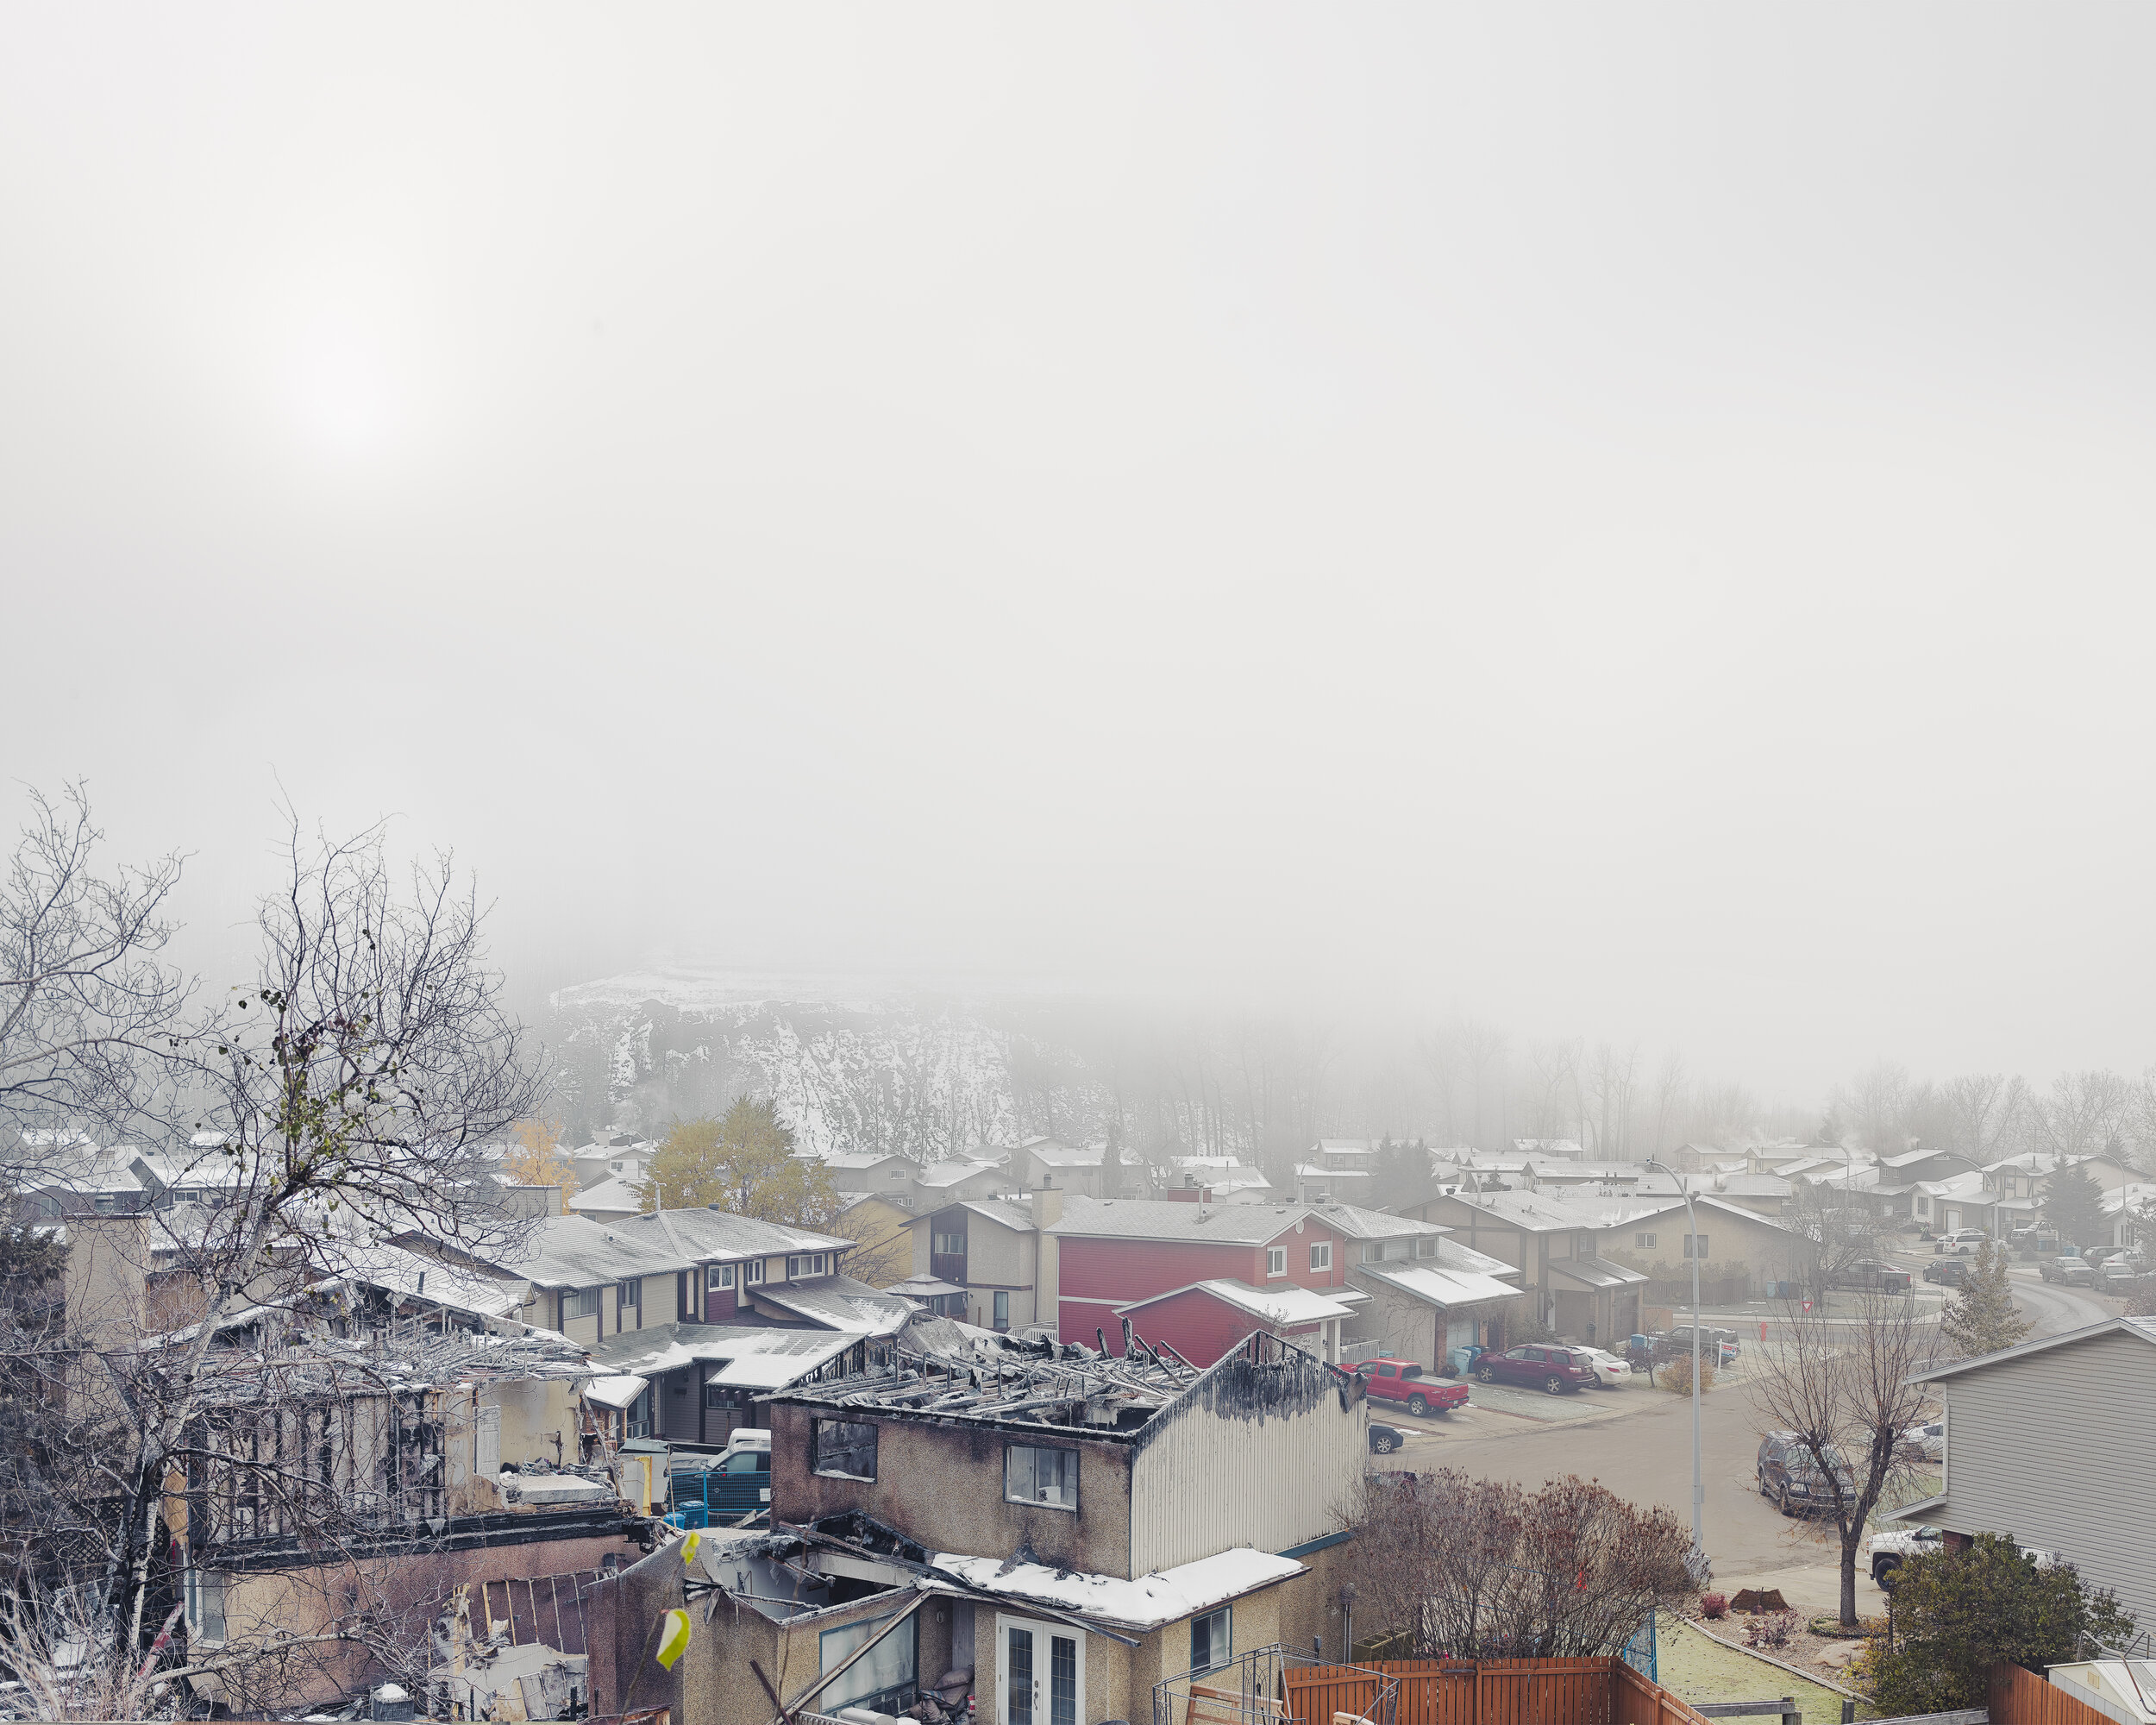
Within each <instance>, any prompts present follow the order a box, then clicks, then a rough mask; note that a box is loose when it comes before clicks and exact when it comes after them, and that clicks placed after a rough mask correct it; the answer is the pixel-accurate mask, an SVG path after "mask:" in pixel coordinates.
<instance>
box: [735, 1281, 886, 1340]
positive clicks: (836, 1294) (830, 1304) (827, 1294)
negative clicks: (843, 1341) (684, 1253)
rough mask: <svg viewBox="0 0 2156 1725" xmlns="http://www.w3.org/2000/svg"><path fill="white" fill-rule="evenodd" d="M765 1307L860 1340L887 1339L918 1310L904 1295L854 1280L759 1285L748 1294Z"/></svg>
mask: <svg viewBox="0 0 2156 1725" xmlns="http://www.w3.org/2000/svg"><path fill="white" fill-rule="evenodd" d="M748 1292H749V1294H751V1295H754V1296H755V1299H756V1301H757V1302H759V1303H760V1304H762V1305H767V1306H776V1307H778V1308H780V1309H781V1310H782V1311H787V1312H792V1313H794V1314H797V1315H799V1316H800V1317H803V1318H806V1319H807V1320H809V1321H810V1322H811V1323H812V1324H820V1325H821V1326H822V1327H824V1328H825V1329H827V1330H843V1331H846V1332H848V1333H850V1334H853V1335H856V1336H887V1335H891V1334H893V1333H895V1332H897V1331H898V1330H899V1328H901V1327H903V1326H904V1325H905V1323H906V1320H907V1319H908V1318H910V1317H912V1315H913V1314H914V1313H915V1311H917V1310H918V1308H917V1307H916V1306H915V1305H914V1304H913V1302H912V1301H911V1300H908V1299H906V1297H905V1296H903V1295H897V1294H886V1293H883V1292H881V1290H879V1289H874V1288H871V1287H870V1286H869V1285H868V1283H866V1282H857V1281H856V1280H855V1279H854V1278H853V1277H850V1276H819V1277H812V1279H811V1280H809V1281H806V1282H767V1283H758V1284H757V1285H756V1286H755V1287H754V1288H751V1289H749V1290H748Z"/></svg>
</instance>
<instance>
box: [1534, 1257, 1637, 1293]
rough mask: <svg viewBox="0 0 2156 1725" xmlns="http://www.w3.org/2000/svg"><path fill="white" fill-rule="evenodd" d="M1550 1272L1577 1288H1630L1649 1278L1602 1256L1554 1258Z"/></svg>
mask: <svg viewBox="0 0 2156 1725" xmlns="http://www.w3.org/2000/svg"><path fill="white" fill-rule="evenodd" d="M1550 1274H1551V1275H1552V1276H1554V1277H1557V1278H1559V1279H1560V1280H1562V1281H1565V1282H1570V1283H1572V1284H1573V1285H1574V1286H1575V1287H1577V1288H1629V1287H1631V1286H1632V1285H1633V1283H1639V1282H1645V1280H1646V1279H1647V1278H1646V1277H1645V1276H1643V1275H1641V1274H1640V1273H1639V1271H1638V1270H1627V1269H1626V1268H1625V1267H1624V1265H1623V1264H1611V1263H1609V1262H1608V1260H1607V1259H1605V1258H1551V1260H1550Z"/></svg>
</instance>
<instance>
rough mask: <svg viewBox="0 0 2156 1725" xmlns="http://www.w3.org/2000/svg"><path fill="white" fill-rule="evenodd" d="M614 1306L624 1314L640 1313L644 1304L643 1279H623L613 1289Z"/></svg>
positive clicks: (634, 1277)
mask: <svg viewBox="0 0 2156 1725" xmlns="http://www.w3.org/2000/svg"><path fill="white" fill-rule="evenodd" d="M614 1298H615V1304H616V1305H617V1308H619V1309H620V1310H622V1311H624V1312H641V1311H642V1310H643V1304H644V1279H643V1277H641V1276H629V1277H623V1279H622V1281H621V1283H620V1284H619V1285H618V1286H617V1288H616V1289H614Z"/></svg>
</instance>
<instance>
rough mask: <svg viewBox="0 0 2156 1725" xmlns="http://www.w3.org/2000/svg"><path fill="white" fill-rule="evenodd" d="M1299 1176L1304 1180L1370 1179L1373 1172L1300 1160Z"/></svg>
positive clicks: (1365, 1169) (1297, 1169) (1298, 1165)
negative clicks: (1330, 1166)
mask: <svg viewBox="0 0 2156 1725" xmlns="http://www.w3.org/2000/svg"><path fill="white" fill-rule="evenodd" d="M1295 1173H1296V1176H1297V1177H1298V1178H1300V1179H1304V1180H1368V1179H1369V1178H1371V1177H1372V1176H1371V1174H1370V1171H1369V1169H1367V1168H1327V1167H1326V1166H1325V1165H1324V1164H1321V1163H1315V1162H1298V1163H1297V1164H1295Z"/></svg>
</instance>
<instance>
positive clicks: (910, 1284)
mask: <svg viewBox="0 0 2156 1725" xmlns="http://www.w3.org/2000/svg"><path fill="white" fill-rule="evenodd" d="M883 1291H884V1292H885V1293H887V1294H895V1295H898V1296H899V1298H900V1299H901V1300H932V1299H935V1298H937V1296H938V1295H945V1294H963V1293H964V1292H965V1291H966V1290H965V1289H962V1288H961V1287H960V1286H959V1285H958V1284H957V1283H955V1282H945V1281H943V1280H942V1279H941V1278H940V1277H934V1276H909V1277H906V1280H905V1281H903V1282H893V1283H892V1284H891V1285H890V1286H889V1287H888V1288H887V1289H884V1290H883Z"/></svg>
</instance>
